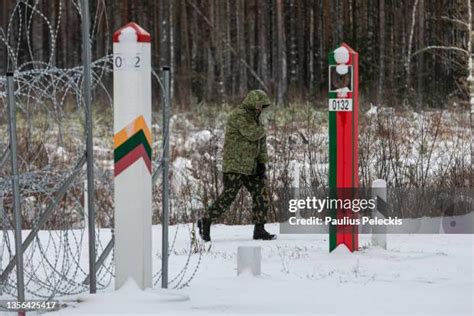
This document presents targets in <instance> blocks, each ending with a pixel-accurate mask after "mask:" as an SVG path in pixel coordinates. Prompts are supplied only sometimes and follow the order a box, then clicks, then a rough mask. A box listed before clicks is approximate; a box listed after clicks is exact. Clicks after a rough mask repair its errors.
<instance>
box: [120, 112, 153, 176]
mask: <svg viewBox="0 0 474 316" xmlns="http://www.w3.org/2000/svg"><path fill="white" fill-rule="evenodd" d="M140 158H143V161H144V162H145V165H146V167H147V169H148V171H149V172H150V173H151V133H150V129H149V128H148V126H147V124H146V122H145V119H144V118H143V116H141V115H140V116H139V117H137V118H136V119H135V120H134V121H133V122H132V123H130V124H129V125H127V126H125V127H124V128H123V129H122V130H120V131H119V132H118V133H117V134H115V136H114V162H115V172H114V174H115V176H116V177H117V176H118V175H119V174H120V173H122V172H123V171H124V170H125V169H127V168H128V167H130V166H131V165H132V164H134V163H135V162H136V161H137V160H139V159H140Z"/></svg>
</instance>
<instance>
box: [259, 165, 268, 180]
mask: <svg viewBox="0 0 474 316" xmlns="http://www.w3.org/2000/svg"><path fill="white" fill-rule="evenodd" d="M257 175H258V176H259V177H260V178H262V179H266V178H267V167H266V166H265V164H264V163H260V162H259V163H257Z"/></svg>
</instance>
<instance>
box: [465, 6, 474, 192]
mask: <svg viewBox="0 0 474 316" xmlns="http://www.w3.org/2000/svg"><path fill="white" fill-rule="evenodd" d="M466 2H467V11H468V13H467V16H468V18H467V25H468V32H469V33H468V40H467V51H468V53H469V54H470V56H469V57H468V58H469V66H468V67H469V77H468V78H467V84H468V85H469V95H470V105H471V113H470V116H469V118H470V123H471V179H470V182H471V183H470V187H471V188H472V187H474V172H473V170H472V163H473V162H474V144H473V142H474V135H473V129H474V122H473V120H474V118H473V116H474V69H473V68H474V48H473V44H472V42H473V40H474V30H473V28H472V23H473V21H472V2H471V0H467V1H466Z"/></svg>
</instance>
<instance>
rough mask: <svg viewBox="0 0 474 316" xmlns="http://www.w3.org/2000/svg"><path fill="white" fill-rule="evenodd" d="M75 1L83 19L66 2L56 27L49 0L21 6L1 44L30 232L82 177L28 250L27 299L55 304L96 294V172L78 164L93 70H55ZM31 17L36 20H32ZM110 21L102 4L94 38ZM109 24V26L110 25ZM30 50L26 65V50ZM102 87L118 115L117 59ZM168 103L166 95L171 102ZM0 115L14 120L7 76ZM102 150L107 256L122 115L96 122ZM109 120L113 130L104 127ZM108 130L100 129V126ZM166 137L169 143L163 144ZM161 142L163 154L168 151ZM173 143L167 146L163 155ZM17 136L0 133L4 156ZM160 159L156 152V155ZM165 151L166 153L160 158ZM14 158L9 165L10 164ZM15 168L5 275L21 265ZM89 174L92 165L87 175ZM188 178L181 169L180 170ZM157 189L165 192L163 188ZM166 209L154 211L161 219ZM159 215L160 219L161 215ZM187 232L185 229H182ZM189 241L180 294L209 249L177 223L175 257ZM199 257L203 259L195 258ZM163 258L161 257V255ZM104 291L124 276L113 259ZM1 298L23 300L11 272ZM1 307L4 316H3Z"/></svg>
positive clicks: (4, 190)
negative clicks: (92, 264)
mask: <svg viewBox="0 0 474 316" xmlns="http://www.w3.org/2000/svg"><path fill="white" fill-rule="evenodd" d="M67 1H69V2H70V3H71V4H72V6H73V8H74V9H75V11H76V12H77V14H78V15H79V16H80V2H79V1H74V0H58V12H57V13H58V16H57V19H56V20H55V24H54V25H53V23H52V22H51V19H50V18H49V17H48V14H46V12H43V11H41V10H40V8H39V7H40V6H39V5H38V4H39V0H36V1H33V2H31V1H23V0H19V1H17V2H16V3H15V5H14V6H13V8H12V11H11V14H10V18H9V20H8V25H7V28H6V30H4V29H3V28H0V46H3V47H2V48H5V50H6V51H7V56H8V58H7V60H8V67H9V68H10V69H14V80H15V100H16V104H17V109H18V116H19V119H18V126H17V130H18V134H19V137H18V138H19V139H18V157H17V159H18V162H19V169H20V173H21V174H20V179H19V183H20V192H21V205H22V217H23V229H24V233H27V232H28V229H30V228H33V227H36V226H35V225H37V224H38V221H39V219H40V218H41V217H42V216H43V215H44V212H45V209H46V208H47V206H48V205H49V204H50V203H51V202H52V201H53V199H54V198H55V196H56V195H57V193H58V191H59V190H60V189H61V187H62V185H63V183H65V181H66V180H67V179H68V177H69V176H70V175H71V174H73V173H74V172H75V171H79V173H78V175H77V177H76V178H75V179H74V180H73V182H72V184H71V185H70V187H69V188H68V189H67V192H66V194H65V196H64V197H63V198H62V199H61V201H60V203H59V206H58V208H57V209H55V210H54V212H53V213H52V215H51V216H50V217H49V218H48V220H47V221H46V224H45V226H44V227H42V228H41V230H40V231H39V233H38V235H37V236H35V238H34V240H33V242H32V243H31V245H30V246H29V247H28V248H27V249H26V251H25V252H24V277H25V291H26V294H27V297H28V296H30V297H38V298H42V299H52V298H57V297H61V296H67V295H73V294H79V293H82V292H85V291H88V289H89V288H88V283H87V282H84V280H87V278H88V253H87V240H88V238H87V233H88V232H87V211H86V210H85V202H84V201H85V200H86V199H85V198H84V194H85V191H86V189H85V185H84V182H85V180H86V174H85V172H84V170H82V169H81V170H74V168H75V167H71V166H73V165H74V164H75V163H76V162H77V161H79V160H80V159H81V157H83V155H84V148H85V134H86V130H85V123H84V111H85V109H84V107H83V95H82V81H83V67H82V66H75V67H71V68H59V67H56V66H55V64H54V54H55V52H56V50H57V47H56V43H57V42H58V39H59V37H60V36H61V34H60V32H59V30H60V25H61V23H62V13H63V12H64V7H65V2H67ZM26 10H29V11H30V13H31V12H32V14H29V15H28V14H26ZM33 15H35V16H37V17H39V18H40V20H41V21H42V23H44V24H45V25H46V29H47V30H48V35H49V41H48V42H49V43H50V44H49V54H48V57H47V60H46V61H43V60H35V59H34V55H33V53H32V51H33V48H32V47H33V45H32V41H33V39H32V38H31V36H30V35H29V34H32V32H33V31H34V30H33V22H32V20H33ZM101 17H105V19H106V18H107V15H106V6H105V2H103V1H100V3H99V5H98V6H97V10H96V12H95V15H94V17H93V19H94V21H93V24H92V28H91V29H92V34H94V33H95V32H97V29H98V27H97V25H98V23H99V22H98V21H99V19H100V18H101ZM106 24H107V25H108V22H107V21H106ZM24 49H26V51H27V52H28V54H27V55H28V57H27V58H26V59H27V60H25V57H24V55H22V56H20V50H24ZM92 73H93V76H92V88H93V91H94V93H95V95H96V96H100V97H101V99H100V100H101V102H102V103H101V106H102V107H104V108H109V109H111V108H112V107H113V99H112V94H111V93H110V91H109V86H108V85H107V84H106V82H107V79H110V76H111V74H112V55H106V56H103V57H101V58H99V59H97V60H94V61H93V62H92ZM152 76H153V78H154V80H156V82H157V83H158V85H159V86H160V88H161V89H163V86H162V83H161V81H160V78H159V75H158V73H157V72H156V71H154V70H153V71H152ZM162 95H163V94H162ZM0 102H1V103H2V105H3V106H0V114H1V115H0V117H6V107H7V104H6V77H4V76H0ZM96 121H97V123H98V124H95V126H96V128H95V133H96V134H101V136H100V137H96V139H95V142H94V146H95V149H94V150H95V151H96V152H97V153H96V154H95V155H94V156H95V157H96V161H95V162H94V169H95V186H96V205H97V219H96V227H97V228H96V234H97V244H96V249H97V253H98V254H100V253H101V252H102V251H104V249H105V247H106V244H107V242H109V241H110V240H111V238H112V236H113V233H114V232H113V217H114V216H113V214H114V213H113V180H114V179H113V172H112V168H113V159H112V155H113V152H112V150H111V149H110V148H111V145H110V143H109V142H111V139H112V133H113V131H112V123H111V122H112V117H110V118H109V120H107V118H105V119H104V118H103V117H100V118H98V119H96ZM104 121H106V122H105V124H104ZM99 122H100V124H99ZM157 139H166V137H162V138H160V137H158V138H157ZM159 143H160V142H155V144H153V146H154V147H157V146H158V147H159V146H160V144H159ZM164 145H165V144H163V142H162V141H161V147H163V146H164ZM8 146H9V138H8V133H7V130H6V126H4V125H0V155H1V156H0V157H7V156H8V155H7V154H8ZM155 152H156V151H155ZM161 152H163V151H162V150H161V151H160V153H161ZM8 158H9V157H8ZM6 160H9V159H3V161H0V225H1V228H2V231H1V241H0V274H2V273H3V272H4V268H5V266H6V265H7V264H8V263H9V262H10V261H11V260H13V258H14V255H15V253H14V250H13V247H14V241H13V230H14V227H13V224H12V223H13V213H12V210H11V206H12V187H11V181H10V170H9V166H8V163H7V161H6ZM161 163H162V157H161V156H158V157H157V158H156V159H155V161H154V163H153V170H154V175H155V176H154V180H157V178H158V172H157V171H158V170H160V168H161ZM80 168H82V166H81V167H80ZM177 172H178V173H179V172H180V171H177ZM155 189H156V188H155ZM159 207H160V204H159V203H158V202H156V203H154V204H153V208H154V212H158V209H159ZM158 213H159V212H158ZM183 226H184V227H187V230H182V229H180V227H183ZM181 233H183V234H187V235H188V236H189V244H188V246H187V247H186V251H185V253H186V260H185V262H184V265H183V267H182V268H181V269H180V270H179V271H177V273H176V275H173V276H171V278H170V282H169V284H170V287H174V288H182V287H184V286H187V285H189V283H190V282H191V280H192V279H193V278H194V276H195V275H196V273H197V271H198V269H199V266H200V262H201V256H202V249H203V247H202V246H200V245H199V243H200V241H198V240H196V238H195V233H194V231H193V230H191V228H190V227H189V225H187V224H185V225H177V226H176V229H175V232H174V236H173V241H172V244H171V247H170V249H169V252H170V253H169V254H170V255H173V254H174V253H175V251H176V247H177V245H178V243H177V240H178V234H181ZM194 255H196V260H193V256H194ZM155 257H156V258H160V253H159V252H158V253H156V256H155ZM97 273H98V275H97V286H98V289H99V290H101V289H106V288H109V287H110V285H111V283H112V281H113V277H114V261H113V252H112V253H111V254H110V255H109V256H108V257H107V258H106V260H105V261H104V262H103V263H102V265H101V266H100V267H98V270H97ZM160 279H161V270H158V271H156V272H155V273H154V274H153V283H154V284H155V285H156V284H157V282H158V281H159V280H160ZM0 295H8V296H12V297H15V296H16V273H15V271H14V270H13V271H11V272H10V273H9V274H8V276H7V277H6V278H5V280H4V282H3V283H2V284H0ZM1 309H2V308H1V306H0V310H1Z"/></svg>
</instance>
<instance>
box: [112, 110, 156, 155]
mask: <svg viewBox="0 0 474 316" xmlns="http://www.w3.org/2000/svg"><path fill="white" fill-rule="evenodd" d="M140 130H143V133H144V134H145V138H146V140H147V141H148V144H150V147H151V132H150V129H149V128H148V125H147V124H146V122H145V118H144V117H143V115H140V116H139V117H137V118H136V119H135V120H134V121H133V122H132V123H130V124H129V125H127V126H125V127H124V128H123V129H121V130H120V131H119V132H118V133H117V134H115V136H114V149H116V148H118V147H119V146H120V145H122V144H123V143H125V142H126V141H127V140H128V139H129V138H130V137H132V136H133V135H135V134H136V133H137V132H139V131H140Z"/></svg>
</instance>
